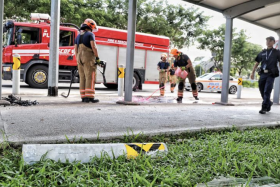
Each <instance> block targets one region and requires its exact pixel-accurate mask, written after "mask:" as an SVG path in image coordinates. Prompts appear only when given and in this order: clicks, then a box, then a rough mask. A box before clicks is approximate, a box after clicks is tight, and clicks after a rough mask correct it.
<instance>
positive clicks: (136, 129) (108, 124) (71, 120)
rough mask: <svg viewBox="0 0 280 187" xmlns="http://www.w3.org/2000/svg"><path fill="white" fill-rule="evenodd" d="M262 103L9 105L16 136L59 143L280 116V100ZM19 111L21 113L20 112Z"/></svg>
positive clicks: (9, 124) (8, 128)
mask: <svg viewBox="0 0 280 187" xmlns="http://www.w3.org/2000/svg"><path fill="white" fill-rule="evenodd" d="M258 112H259V106H221V105H197V104H192V105H182V104H172V105H169V104H162V105H141V106H139V107H135V106H123V105H116V104H104V103H103V104H102V103H100V104H83V103H76V104H63V105H43V106H42V105H41V106H40V105H39V106H32V107H24V110H23V107H12V106H8V107H5V108H4V107H3V110H1V113H2V117H3V120H4V121H5V124H6V125H5V132H6V134H7V136H8V137H9V141H10V142H16V143H18V144H22V143H57V142H67V140H66V138H65V135H67V137H68V138H69V139H70V140H73V139H74V137H76V140H77V139H80V138H83V139H88V140H96V139H97V138H99V139H110V138H123V136H124V135H128V132H129V133H130V134H132V132H133V133H134V134H138V133H140V132H142V133H144V134H146V135H155V134H165V133H167V134H168V133H171V134H172V133H180V132H181V133H182V132H186V131H188V130H191V129H195V130H201V129H211V128H225V127H232V126H236V127H239V126H243V125H244V124H248V125H249V124H263V123H270V122H277V121H279V113H280V106H276V105H275V106H273V107H272V111H271V112H270V113H267V114H266V115H260V114H259V113H258ZM15 114H17V117H16V118H15V117H14V116H15Z"/></svg>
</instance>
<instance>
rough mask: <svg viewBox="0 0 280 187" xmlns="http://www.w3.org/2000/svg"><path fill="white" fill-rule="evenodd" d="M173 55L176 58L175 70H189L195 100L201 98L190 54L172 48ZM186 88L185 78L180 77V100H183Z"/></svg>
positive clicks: (178, 99)
mask: <svg viewBox="0 0 280 187" xmlns="http://www.w3.org/2000/svg"><path fill="white" fill-rule="evenodd" d="M171 55H172V56H173V57H174V58H175V60H174V67H175V70H177V68H181V70H182V71H184V70H186V71H187V72H188V79H189V82H190V84H191V88H192V93H193V97H194V98H195V100H199V99H198V92H197V86H196V76H195V71H194V68H193V66H192V62H191V60H190V58H189V57H188V55H185V54H183V53H182V52H179V51H178V49H172V50H171ZM184 88H185V79H182V78H180V77H179V85H178V98H177V101H178V102H182V100H183V94H184Z"/></svg>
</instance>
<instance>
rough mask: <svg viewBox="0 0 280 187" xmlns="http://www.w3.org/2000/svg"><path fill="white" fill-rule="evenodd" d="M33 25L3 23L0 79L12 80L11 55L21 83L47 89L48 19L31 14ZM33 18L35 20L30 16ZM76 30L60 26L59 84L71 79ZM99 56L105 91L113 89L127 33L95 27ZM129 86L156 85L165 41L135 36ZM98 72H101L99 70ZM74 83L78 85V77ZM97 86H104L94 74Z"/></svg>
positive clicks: (67, 25)
mask: <svg viewBox="0 0 280 187" xmlns="http://www.w3.org/2000/svg"><path fill="white" fill-rule="evenodd" d="M32 15H33V17H31V19H32V20H36V22H35V23H26V22H14V21H7V22H6V23H5V26H4V27H5V29H4V32H5V36H4V39H5V40H4V47H3V79H4V80H11V79H12V71H11V69H12V63H13V62H12V59H13V58H12V56H13V54H19V55H20V56H21V64H22V65H21V81H23V82H26V83H27V84H28V85H29V86H31V87H34V88H47V85H48V84H47V81H48V64H49V63H51V62H49V43H50V35H51V33H50V24H49V16H46V15H44V14H32ZM34 16H35V17H34ZM78 29H79V28H78V27H77V26H75V25H73V24H69V23H62V24H61V26H60V35H59V46H60V48H59V81H60V82H63V81H68V82H69V80H71V70H73V69H75V68H76V66H77V62H76V58H75V53H74V41H75V38H76V37H77V35H78V33H79V30H78ZM94 34H95V36H96V43H97V46H98V51H99V56H100V58H101V59H102V60H104V61H106V62H107V68H106V72H104V73H105V78H106V84H105V86H106V87H108V88H117V75H118V71H117V67H118V65H119V64H123V65H125V64H126V43H127V42H126V40H127V32H126V31H124V30H118V29H112V28H106V27H99V30H98V32H95V33H94ZM135 46H136V49H135V58H134V77H133V87H134V88H138V89H142V84H143V83H158V72H157V71H156V65H157V63H158V61H159V60H160V55H161V53H168V51H169V38H167V37H162V36H155V35H150V34H143V33H137V34H136V44H135ZM100 72H102V71H100ZM74 82H79V78H78V75H76V77H75V78H74ZM96 82H97V83H104V80H103V76H102V75H101V73H99V72H98V73H97V81H96Z"/></svg>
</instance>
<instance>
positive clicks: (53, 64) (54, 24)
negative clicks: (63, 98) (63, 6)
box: [48, 0, 60, 96]
mask: <svg viewBox="0 0 280 187" xmlns="http://www.w3.org/2000/svg"><path fill="white" fill-rule="evenodd" d="M59 27H60V0H52V1H51V38H50V60H49V75H48V96H57V95H58V69H59V64H58V62H59V60H58V59H59V58H58V55H59Z"/></svg>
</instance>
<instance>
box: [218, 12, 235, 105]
mask: <svg viewBox="0 0 280 187" xmlns="http://www.w3.org/2000/svg"><path fill="white" fill-rule="evenodd" d="M232 24H233V19H232V18H229V17H226V33H225V45H224V64H223V80H222V94H221V103H223V104H227V103H228V89H229V76H230V65H231V47H232Z"/></svg>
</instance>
